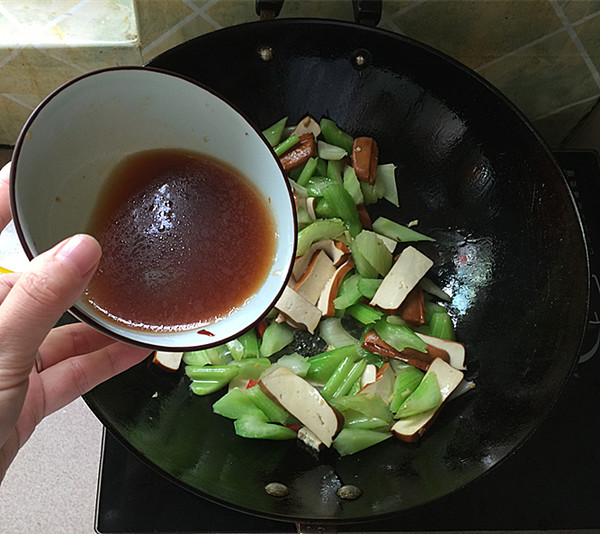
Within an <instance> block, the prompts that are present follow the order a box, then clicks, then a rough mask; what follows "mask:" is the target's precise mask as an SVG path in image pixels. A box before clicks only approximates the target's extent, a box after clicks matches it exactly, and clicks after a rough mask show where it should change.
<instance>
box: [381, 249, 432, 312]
mask: <svg viewBox="0 0 600 534" xmlns="http://www.w3.org/2000/svg"><path fill="white" fill-rule="evenodd" d="M432 266H433V261H431V260H430V259H429V258H428V257H427V256H425V254H422V253H421V252H419V251H418V250H417V249H416V248H414V247H407V248H405V249H404V250H403V251H402V253H401V254H400V256H399V257H398V259H397V260H396V262H395V263H394V265H392V268H391V269H390V271H389V272H388V274H387V275H386V276H385V278H384V279H383V281H382V282H381V285H380V286H379V288H378V289H377V291H376V292H375V295H374V296H373V298H372V299H371V302H370V304H371V306H379V307H380V308H381V309H383V310H395V309H397V308H398V307H399V306H400V304H402V302H403V301H404V299H405V298H406V296H407V295H408V294H409V293H410V291H411V290H412V289H413V287H415V286H416V285H417V284H418V283H419V280H421V278H423V276H425V273H426V272H427V271H428V270H429V269H431V267H432Z"/></svg>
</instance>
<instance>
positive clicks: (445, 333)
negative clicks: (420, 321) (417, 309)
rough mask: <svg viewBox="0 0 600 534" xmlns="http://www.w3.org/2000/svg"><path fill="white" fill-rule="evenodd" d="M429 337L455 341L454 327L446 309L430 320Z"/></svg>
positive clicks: (435, 314) (434, 314)
mask: <svg viewBox="0 0 600 534" xmlns="http://www.w3.org/2000/svg"><path fill="white" fill-rule="evenodd" d="M429 335H430V336H433V337H439V338H441V339H447V340H448V341H454V340H455V335H454V325H453V324H452V319H451V318H450V315H448V312H447V311H446V310H445V309H444V311H443V312H438V313H433V314H432V315H431V319H430V320H429Z"/></svg>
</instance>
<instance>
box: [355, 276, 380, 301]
mask: <svg viewBox="0 0 600 534" xmlns="http://www.w3.org/2000/svg"><path fill="white" fill-rule="evenodd" d="M381 282H382V279H381V278H362V277H361V278H360V279H359V281H358V291H359V293H360V294H361V295H362V296H363V297H366V298H368V299H369V300H370V299H372V298H373V297H374V296H375V293H376V291H377V290H378V289H379V286H380V285H381Z"/></svg>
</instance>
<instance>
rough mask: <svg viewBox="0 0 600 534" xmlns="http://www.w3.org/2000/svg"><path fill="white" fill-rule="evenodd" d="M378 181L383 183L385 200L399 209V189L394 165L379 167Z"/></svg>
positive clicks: (376, 178) (388, 164)
mask: <svg viewBox="0 0 600 534" xmlns="http://www.w3.org/2000/svg"><path fill="white" fill-rule="evenodd" d="M375 180H376V181H381V182H383V184H384V193H383V198H385V199H386V200H388V201H389V202H391V203H392V204H393V205H394V206H397V207H399V206H400V201H399V200H398V188H397V186H396V166H395V165H394V164H393V163H386V164H384V165H378V166H377V174H376V176H375Z"/></svg>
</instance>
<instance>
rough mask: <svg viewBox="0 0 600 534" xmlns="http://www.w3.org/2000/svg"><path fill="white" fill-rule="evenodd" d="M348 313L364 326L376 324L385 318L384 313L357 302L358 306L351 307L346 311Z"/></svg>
mask: <svg viewBox="0 0 600 534" xmlns="http://www.w3.org/2000/svg"><path fill="white" fill-rule="evenodd" d="M346 313H348V315H350V316H352V317H354V318H355V319H356V320H357V321H358V322H359V323H362V324H371V323H374V322H375V321H377V320H379V319H381V317H382V316H383V312H382V311H380V310H377V309H376V308H373V307H372V306H369V305H368V304H363V303H362V302H357V303H356V304H353V305H352V306H349V307H348V308H347V309H346Z"/></svg>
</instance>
